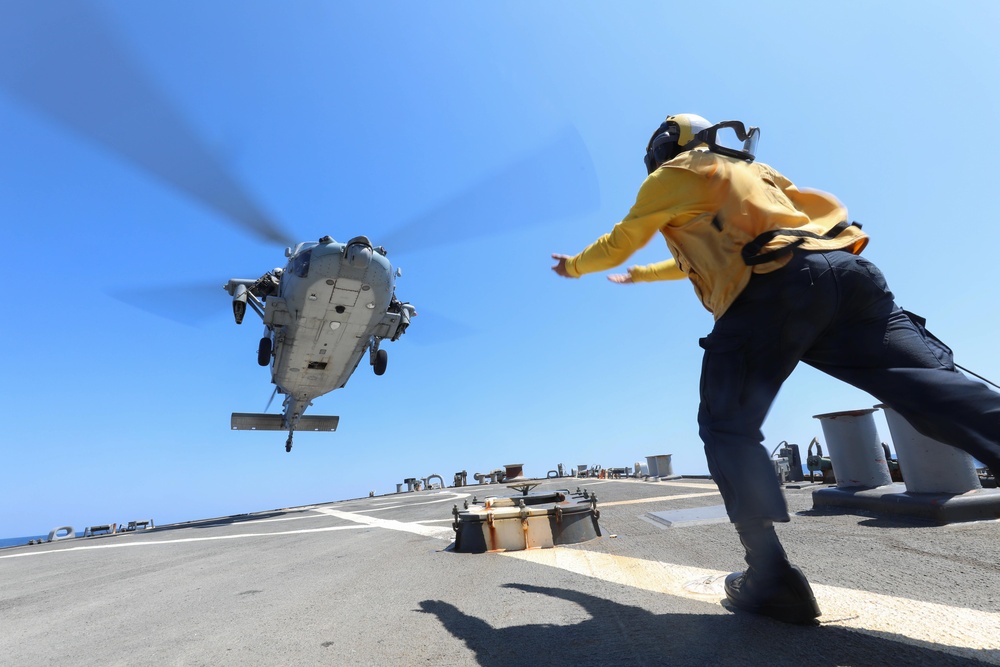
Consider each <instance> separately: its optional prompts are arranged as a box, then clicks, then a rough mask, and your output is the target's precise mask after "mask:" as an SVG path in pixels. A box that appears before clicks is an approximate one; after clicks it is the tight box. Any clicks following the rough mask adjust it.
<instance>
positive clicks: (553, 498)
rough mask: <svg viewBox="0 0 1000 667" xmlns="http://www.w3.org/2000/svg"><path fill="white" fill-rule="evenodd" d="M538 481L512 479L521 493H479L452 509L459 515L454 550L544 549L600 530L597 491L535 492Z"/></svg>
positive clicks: (592, 535)
mask: <svg viewBox="0 0 1000 667" xmlns="http://www.w3.org/2000/svg"><path fill="white" fill-rule="evenodd" d="M535 486H537V483H531V482H524V483H520V484H515V485H512V487H511V488H513V489H514V490H516V491H519V493H518V494H517V495H515V496H509V497H490V498H487V499H486V500H484V501H483V502H482V503H479V501H478V500H477V499H476V498H473V499H472V503H471V504H470V503H468V502H466V504H465V509H464V510H460V509H459V508H458V505H455V507H454V508H453V509H452V514H453V515H454V517H455V521H454V523H452V528H454V529H455V551H458V552H460V553H483V552H486V551H522V550H524V549H545V548H549V547H553V546H555V545H559V544H577V543H579V542H586V541H587V540H591V539H594V538H596V537H599V536H600V535H601V529H600V526H599V525H598V523H597V520H598V518H600V514H601V513H600V511H599V510H598V509H597V496H595V495H593V494H590V493H588V492H587V491H583V492H582V493H581V492H580V491H579V489H578V490H577V493H570V492H569V490H567V489H560V490H558V491H546V492H539V493H532V492H531V490H532V489H533V488H534V487H535Z"/></svg>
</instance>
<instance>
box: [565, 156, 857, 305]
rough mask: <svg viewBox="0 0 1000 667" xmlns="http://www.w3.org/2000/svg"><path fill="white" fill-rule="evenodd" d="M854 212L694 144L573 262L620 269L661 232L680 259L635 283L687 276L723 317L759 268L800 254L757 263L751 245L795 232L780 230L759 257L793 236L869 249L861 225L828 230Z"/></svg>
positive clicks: (761, 167)
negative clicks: (748, 253)
mask: <svg viewBox="0 0 1000 667" xmlns="http://www.w3.org/2000/svg"><path fill="white" fill-rule="evenodd" d="M846 219H847V209H846V208H845V207H844V206H843V204H841V203H840V202H839V201H838V200H837V199H836V197H834V196H833V195H830V194H827V193H825V192H820V191H818V190H799V189H798V188H796V187H795V186H794V185H793V184H792V182H791V181H789V180H788V179H787V178H785V177H784V176H782V175H781V174H779V173H778V172H777V171H775V170H774V169H772V168H771V167H769V166H767V165H766V164H761V163H747V162H744V161H742V160H737V159H734V158H730V157H726V156H722V155H717V154H715V153H711V152H709V151H706V150H694V151H687V152H684V153H681V154H680V155H679V156H677V157H676V158H674V159H673V160H670V161H669V162H666V163H664V164H663V165H661V166H660V168H659V169H657V170H656V171H654V172H653V173H652V174H650V175H649V177H648V178H646V180H645V181H644V182H643V184H642V187H640V188H639V194H638V195H637V196H636V201H635V205H633V206H632V209H631V210H630V211H629V213H628V215H627V216H626V217H625V218H624V219H623V220H622V221H621V222H619V223H618V224H617V225H615V227H614V229H612V231H611V232H610V233H608V234H605V235H604V236H602V237H601V238H599V239H597V241H595V242H594V243H592V244H591V245H590V246H588V247H587V248H586V249H585V250H583V252H581V253H580V254H578V255H576V256H575V257H572V258H570V259H569V260H567V262H566V270H567V272H568V273H569V274H570V275H571V276H580V275H583V274H585V273H593V272H595V271H604V270H607V269H611V268H613V267H616V266H618V265H619V264H622V263H623V262H625V261H626V260H627V259H628V258H629V257H630V256H631V255H632V254H633V253H635V252H636V251H637V250H638V249H639V248H641V247H643V246H644V245H646V244H647V243H648V242H649V240H650V239H652V238H653V236H654V235H655V234H656V233H657V232H660V233H661V234H662V235H663V237H664V239H665V240H666V242H667V247H668V248H669V249H670V253H671V255H672V256H673V259H670V260H667V261H664V262H659V263H657V264H651V265H648V266H645V267H637V268H636V269H633V272H632V278H633V280H635V281H639V282H644V281H651V280H676V279H679V278H684V277H687V278H689V279H690V280H691V283H692V285H693V286H694V289H695V293H696V294H697V295H698V298H699V299H700V300H701V302H702V303H703V304H704V305H705V307H706V308H707V309H708V310H709V311H710V312H712V314H713V315H714V316H715V318H716V319H718V318H719V317H721V316H722V314H723V313H725V311H726V309H727V308H729V306H730V305H732V303H733V301H734V300H735V299H736V297H737V296H739V294H740V292H742V291H743V288H744V287H746V285H747V283H748V282H749V281H750V276H751V275H752V274H753V273H768V272H770V271H774V270H776V269H779V268H781V267H782V266H784V265H785V264H786V263H787V262H788V260H789V259H790V257H791V255H790V254H785V255H782V256H779V257H776V258H774V259H772V260H770V261H765V262H763V263H759V264H754V265H752V266H751V265H748V264H747V261H746V260H745V259H744V255H743V254H742V253H743V249H744V246H746V245H747V244H748V243H750V242H752V241H754V239H757V238H758V237H759V236H760V235H761V234H764V233H765V232H771V231H773V230H786V231H787V230H791V235H788V234H780V233H779V234H777V235H775V236H774V237H773V238H771V239H770V240H768V241H767V242H766V243H763V244H762V245H761V247H760V249H759V252H757V253H753V254H754V255H757V256H766V255H768V254H769V253H771V252H772V251H774V250H777V249H779V248H782V247H784V246H787V245H789V244H790V243H793V242H797V243H800V244H801V248H802V249H804V250H836V249H846V250H849V251H851V252H853V253H860V252H861V250H862V249H863V248H864V247H865V245H866V244H867V243H868V237H867V236H866V235H865V234H864V233H863V232H862V231H861V229H860V228H859V227H856V226H848V227H846V229H843V230H842V231H840V232H839V233H838V234H836V235H834V236H832V237H828V236H825V235H826V234H827V233H828V232H830V230H831V229H833V228H834V227H835V226H836V225H838V224H840V223H843V222H845V221H846ZM765 259H766V257H765Z"/></svg>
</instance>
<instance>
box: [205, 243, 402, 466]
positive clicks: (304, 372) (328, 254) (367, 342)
mask: <svg viewBox="0 0 1000 667" xmlns="http://www.w3.org/2000/svg"><path fill="white" fill-rule="evenodd" d="M285 256H286V257H288V265H287V266H286V267H285V268H284V269H280V268H279V269H274V270H272V271H269V272H267V273H265V274H264V275H263V276H261V277H260V278H257V279H238V278H233V279H230V280H229V282H227V283H226V284H225V285H224V286H223V287H224V288H225V290H226V291H227V292H229V295H230V296H232V297H233V316H234V318H235V320H236V324H242V323H243V317H244V315H245V314H246V309H247V306H249V307H250V308H251V310H253V311H254V312H255V313H257V315H259V316H260V318H261V320H262V321H263V323H264V335H263V337H262V338H261V339H260V345H259V346H258V349H257V363H258V364H260V365H261V366H268V365H270V366H271V382H272V383H274V385H275V393H280V394H283V395H284V396H285V400H284V403H283V408H284V410H283V413H282V414H266V409H265V413H240V412H234V413H233V415H232V418H231V426H232V428H233V430H272V431H277V430H285V429H287V430H288V439H287V440H286V441H285V451H286V452H290V451H291V450H292V436H293V435H294V432H295V430H296V429H297V428H298V429H301V430H313V431H335V430H336V429H337V425H338V424H339V422H340V418H339V417H332V416H317V415H309V416H305V415H303V413H304V412H305V410H306V408H307V407H309V406H310V405H312V400H313V399H314V398H316V397H317V396H321V395H323V394H326V393H328V392H330V391H333V390H334V389H340V388H343V387H344V385H346V384H347V380H348V379H349V378H350V376H351V375H352V374H353V373H354V371H355V370H356V369H357V367H358V365H359V364H360V363H361V359H362V358H364V356H365V352H368V356H369V363H370V364H371V366H372V368H373V370H374V371H375V375H382V374H384V373H385V370H386V364H387V363H388V353H387V352H386V350H385V349H383V348H382V347H380V345H381V343H382V341H383V340H386V339H388V340H389V341H397V340H399V338H400V336H402V335H403V334H404V333H405V332H406V329H407V327H408V326H409V325H410V319H411V318H412V317H414V316H415V315H416V314H417V313H416V309H415V308H414V307H413V305H411V304H410V303H407V302H401V301H400V300H399V299H397V298H396V293H395V279H396V278H398V277H399V276H401V275H402V270H401V269H399V268H397V269H395V271H394V270H393V268H392V265H391V264H390V262H389V260H388V258H387V256H386V250H385V248H383V247H382V246H372V243H371V241H369V240H368V238H367V237H365V236H356V237H354V238H352V239H351V240H349V241H347V242H346V243H338V242H337V241H334V239H333V238H332V237H330V236H324V237H322V238H321V239H319V242H318V243H299V244H297V245H296V246H295V247H294V248H291V247H290V248H287V249H286V251H285ZM273 397H274V395H273V394H272V398H273Z"/></svg>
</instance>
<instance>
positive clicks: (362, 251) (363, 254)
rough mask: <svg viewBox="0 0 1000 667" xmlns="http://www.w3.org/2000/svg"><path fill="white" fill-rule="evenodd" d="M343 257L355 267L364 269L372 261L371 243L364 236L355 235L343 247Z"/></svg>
mask: <svg viewBox="0 0 1000 667" xmlns="http://www.w3.org/2000/svg"><path fill="white" fill-rule="evenodd" d="M344 258H345V259H346V260H347V263H348V264H349V265H350V266H352V267H354V268H355V269H366V268H368V265H369V264H371V261H372V244H371V241H369V240H368V239H367V238H366V237H364V236H357V237H355V238H353V239H351V240H350V241H349V242H348V243H347V247H346V248H344Z"/></svg>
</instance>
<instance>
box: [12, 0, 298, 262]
mask: <svg viewBox="0 0 1000 667" xmlns="http://www.w3.org/2000/svg"><path fill="white" fill-rule="evenodd" d="M0 88H3V89H5V90H6V91H7V92H8V93H10V94H11V95H12V96H14V97H15V98H17V99H19V100H20V101H22V102H24V103H25V104H27V105H29V106H31V107H32V108H34V109H35V110H37V111H40V112H41V113H43V114H45V115H46V116H48V117H49V118H50V119H52V120H55V121H57V122H58V123H60V124H62V125H64V126H65V127H67V128H69V129H70V130H72V131H73V132H75V133H77V134H79V135H81V136H83V137H85V138H87V139H89V140H91V141H93V142H95V143H97V144H99V145H100V146H102V147H104V148H105V149H107V150H109V151H110V152H112V153H114V154H115V155H118V156H119V157H121V158H123V159H124V160H126V161H128V162H130V163H131V164H132V165H134V166H135V167H138V168H139V169H141V170H143V171H145V172H146V173H148V174H150V175H152V176H154V177H155V178H157V179H158V180H160V181H161V182H163V183H165V184H167V185H170V186H172V187H173V188H175V189H177V190H179V191H180V192H182V193H183V194H185V195H187V196H189V197H192V198H193V199H195V200H196V201H199V202H201V203H202V204H204V205H205V206H207V207H209V208H210V209H212V210H214V211H216V212H217V213H219V214H221V215H222V216H223V217H225V218H226V219H228V220H230V221H231V222H234V223H236V224H237V225H239V226H241V227H243V228H244V229H247V230H249V231H251V232H253V233H254V234H256V235H257V236H259V237H260V238H263V239H266V240H268V241H275V242H279V243H282V244H284V245H292V243H293V242H292V241H291V240H290V237H289V235H288V234H287V233H285V231H284V230H283V229H281V228H280V226H279V225H278V224H276V223H275V222H274V221H273V220H272V219H271V218H270V217H268V215H267V214H265V213H264V212H263V211H262V210H261V208H260V207H259V206H258V205H257V203H256V202H255V201H254V200H253V198H252V197H251V196H250V195H249V194H248V193H247V192H246V191H245V190H244V189H243V188H242V187H241V186H240V184H239V183H237V182H236V180H235V179H234V178H233V177H232V175H231V174H230V173H228V171H227V170H226V168H225V167H224V166H223V165H222V164H221V163H220V162H219V161H218V160H217V159H216V157H215V156H213V155H212V153H211V151H210V150H209V149H208V148H207V147H206V146H205V144H204V143H203V142H202V141H201V139H200V138H199V136H198V135H197V133H196V132H194V130H193V129H192V128H191V127H190V126H189V125H187V124H186V122H185V121H184V119H183V118H182V116H181V115H180V114H179V113H178V112H177V110H176V109H175V108H174V107H173V105H171V104H170V101H169V100H168V99H167V98H166V97H165V96H164V95H163V94H162V93H161V91H160V90H158V89H157V88H156V87H155V86H154V85H153V84H152V83H151V82H150V81H149V80H148V79H147V77H146V76H144V73H143V72H142V71H141V70H140V68H139V67H138V66H137V64H136V62H135V61H134V60H133V59H132V57H131V54H130V53H128V52H127V49H126V48H125V47H124V46H123V44H122V43H120V42H119V41H118V40H117V39H116V36H115V35H114V34H113V33H112V31H111V30H110V29H109V27H108V26H107V25H105V23H104V22H103V21H102V20H101V17H100V15H99V12H98V11H97V10H96V9H95V8H94V7H93V6H92V5H91V4H90V3H87V2H80V1H79V0H44V1H39V2H36V1H34V0H0Z"/></svg>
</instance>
